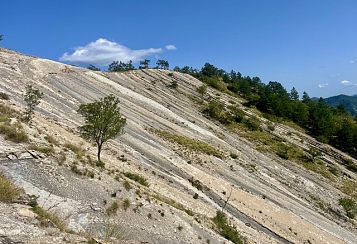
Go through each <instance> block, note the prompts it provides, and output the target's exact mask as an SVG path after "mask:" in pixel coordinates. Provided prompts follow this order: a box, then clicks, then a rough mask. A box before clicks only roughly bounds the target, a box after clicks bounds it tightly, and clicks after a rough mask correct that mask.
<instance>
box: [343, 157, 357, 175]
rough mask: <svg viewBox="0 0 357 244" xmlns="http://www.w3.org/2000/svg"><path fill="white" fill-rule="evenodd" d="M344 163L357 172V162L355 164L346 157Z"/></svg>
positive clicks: (347, 167)
mask: <svg viewBox="0 0 357 244" xmlns="http://www.w3.org/2000/svg"><path fill="white" fill-rule="evenodd" d="M343 164H344V165H345V166H346V169H348V170H350V171H352V172H355V173H357V164H355V163H354V162H353V161H352V160H351V159H344V160H343Z"/></svg>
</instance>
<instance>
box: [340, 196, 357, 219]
mask: <svg viewBox="0 0 357 244" xmlns="http://www.w3.org/2000/svg"><path fill="white" fill-rule="evenodd" d="M338 203H339V204H340V205H341V206H342V207H343V209H344V210H345V212H346V215H347V217H349V218H351V219H353V218H354V217H355V216H356V214H357V204H356V202H355V200H353V199H352V198H346V197H345V198H341V199H340V200H339V201H338Z"/></svg>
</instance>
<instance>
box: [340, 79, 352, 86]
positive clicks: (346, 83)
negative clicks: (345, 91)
mask: <svg viewBox="0 0 357 244" xmlns="http://www.w3.org/2000/svg"><path fill="white" fill-rule="evenodd" d="M340 83H341V84H342V85H349V84H351V81H349V80H342V81H341V82H340Z"/></svg>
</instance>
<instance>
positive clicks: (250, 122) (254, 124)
mask: <svg viewBox="0 0 357 244" xmlns="http://www.w3.org/2000/svg"><path fill="white" fill-rule="evenodd" d="M243 123H244V125H245V126H246V127H247V128H248V129H249V130H251V131H256V130H260V122H259V120H258V119H256V118H248V119H245V120H243Z"/></svg>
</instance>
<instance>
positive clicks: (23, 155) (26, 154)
mask: <svg viewBox="0 0 357 244" xmlns="http://www.w3.org/2000/svg"><path fill="white" fill-rule="evenodd" d="M17 158H18V159H32V158H33V157H32V155H31V154H30V153H29V152H23V153H19V154H18V155H17Z"/></svg>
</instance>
